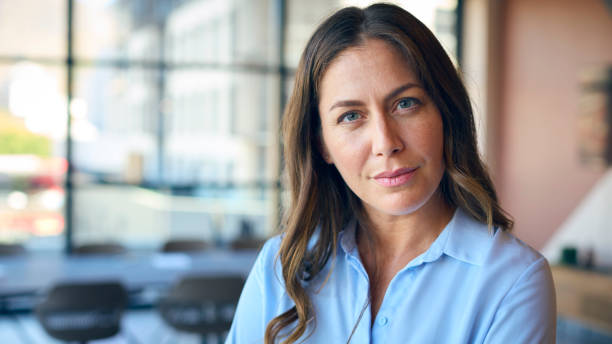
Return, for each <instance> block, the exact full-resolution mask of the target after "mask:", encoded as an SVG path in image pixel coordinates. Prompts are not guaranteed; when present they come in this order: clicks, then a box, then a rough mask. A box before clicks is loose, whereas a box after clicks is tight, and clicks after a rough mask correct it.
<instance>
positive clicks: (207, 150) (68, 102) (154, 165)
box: [0, 0, 612, 343]
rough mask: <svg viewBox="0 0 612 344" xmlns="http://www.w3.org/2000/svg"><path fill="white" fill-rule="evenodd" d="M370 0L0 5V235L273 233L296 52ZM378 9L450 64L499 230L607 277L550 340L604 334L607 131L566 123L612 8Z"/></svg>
mask: <svg viewBox="0 0 612 344" xmlns="http://www.w3.org/2000/svg"><path fill="white" fill-rule="evenodd" d="M372 2H373V1H357V0H334V1H331V0H309V1H300V0H231V1H230V0H45V1H38V0H19V1H18V0H0V242H2V243H4V244H19V245H21V246H23V247H24V248H25V249H26V251H27V252H34V253H36V254H43V253H44V254H68V253H70V252H72V251H73V250H74V248H76V247H79V246H81V245H84V244H89V243H116V244H119V245H121V246H122V247H125V248H126V249H127V250H129V251H137V252H145V253H146V252H154V251H157V250H159V249H160V248H161V247H162V246H163V244H164V243H165V242H167V241H169V240H172V239H187V240H191V239H194V240H195V239H198V240H203V241H206V242H208V243H209V244H210V246H211V247H215V248H217V249H223V248H227V247H229V246H230V245H231V243H232V242H233V241H235V240H237V239H241V238H242V239H244V238H247V239H252V240H255V241H257V240H264V239H265V238H268V237H270V236H271V235H273V234H274V233H276V232H277V228H278V224H279V221H280V217H281V212H282V207H283V187H282V183H281V165H282V157H281V154H280V152H281V147H280V137H279V123H280V119H281V116H282V110H283V107H284V104H285V102H286V98H287V95H288V94H289V92H290V90H291V87H292V82H293V71H294V69H295V67H296V66H297V63H298V60H299V57H300V54H301V51H302V49H303V47H304V46H305V44H306V40H307V39H308V37H309V36H310V34H311V33H312V31H313V30H314V28H315V27H316V26H317V25H318V24H319V23H320V22H321V21H322V20H323V19H324V18H325V17H326V16H327V15H329V14H330V13H331V12H333V11H334V10H335V9H338V8H340V7H344V6H347V5H357V6H366V5H368V4H369V3H372ZM392 2H394V3H398V4H400V5H401V6H403V7H404V8H406V9H407V10H409V11H411V12H412V13H413V14H415V15H416V16H417V17H419V18H420V19H421V20H422V21H423V22H424V23H425V24H426V25H428V26H429V27H430V28H431V29H432V31H433V32H434V33H435V34H436V35H437V37H438V38H439V39H440V40H441V42H442V44H443V45H444V47H445V48H446V49H447V51H448V53H449V54H450V55H451V57H452V58H453V60H454V62H455V63H456V64H457V66H458V67H459V68H461V70H462V72H463V74H464V79H465V82H466V85H467V86H468V88H469V90H470V93H471V96H472V98H473V102H474V106H475V111H476V117H477V123H478V130H479V140H480V142H479V143H480V145H481V150H482V154H483V156H484V157H485V160H486V161H487V163H488V164H489V166H490V168H491V173H492V176H493V178H494V181H495V184H496V185H497V187H498V192H499V196H500V199H501V202H502V205H503V206H504V207H505V208H506V209H507V210H508V211H509V212H510V213H511V214H512V215H513V216H514V218H515V219H516V227H515V231H514V233H515V234H516V235H517V236H518V237H519V238H521V239H522V240H524V241H525V242H527V243H528V244H530V245H531V246H533V247H535V248H536V249H539V250H541V251H543V252H544V253H545V254H546V255H547V257H548V258H549V259H550V260H551V262H552V263H558V262H560V261H561V259H562V252H566V254H567V252H569V255H570V256H571V255H572V252H573V253H575V257H576V259H575V260H572V259H570V261H569V264H571V265H575V266H578V265H581V264H582V265H585V266H588V268H589V270H588V272H589V274H588V275H587V276H586V277H584V276H582V275H581V276H579V277H577V278H576V277H572V276H570V277H568V279H569V282H567V283H570V284H571V283H574V282H572V281H578V282H577V283H579V284H580V285H584V284H585V283H584V281H590V278H603V279H602V281H603V282H599V284H598V285H600V286H602V285H603V287H600V289H601V290H603V293H604V294H605V293H608V297H607V298H606V297H605V296H603V297H601V298H600V299H597V300H598V301H597V302H599V304H600V305H601V304H602V302H603V304H604V305H608V306H609V307H608V306H605V307H600V308H601V309H600V308H597V309H596V310H595V311H592V310H588V311H587V312H586V313H587V314H586V315H585V312H583V311H580V309H583V308H584V307H582V308H581V306H576V307H577V308H579V310H578V311H574V309H571V310H570V311H569V313H571V314H569V317H567V318H563V319H562V320H560V321H561V322H560V328H562V330H563V331H566V332H564V333H565V334H562V335H561V336H560V340H559V342H560V343H572V342H580V341H575V340H578V339H572V338H573V337H572V336H574V335H575V336H582V337H580V338H582V339H580V340H582V342H589V341H591V342H594V343H595V342H597V341H598V340H604V339H602V338H608V339H609V338H610V337H609V336H610V333H612V313H610V312H611V311H610V309H612V301H611V300H610V297H612V287H610V286H611V285H612V284H611V282H610V278H611V274H612V272H611V271H612V270H611V269H610V267H612V219H611V218H610V216H612V215H610V214H612V176H611V174H610V172H609V171H610V169H609V167H607V166H608V163H606V161H605V157H604V158H603V159H600V158H597V157H598V156H602V155H601V154H599V155H598V154H597V152H595V153H593V149H591V150H590V151H589V147H591V146H589V143H588V142H587V143H585V139H584V137H587V138H592V137H593V135H595V136H596V135H600V134H601V135H602V137H604V138H607V137H612V135H610V134H607V133H609V132H610V129H607V130H608V131H607V132H606V131H605V130H603V134H602V130H599V131H598V129H592V128H593V127H595V128H605V126H604V125H603V124H604V123H605V122H606V119H605V115H604V119H603V120H600V121H599V122H598V121H597V120H593V121H594V123H596V124H595V125H590V126H589V125H586V129H584V130H583V131H582V132H581V131H580V130H579V128H584V127H585V126H584V125H583V126H581V125H580V123H584V122H585V121H584V120H583V119H584V118H587V117H588V116H591V115H589V114H591V113H599V112H598V111H599V110H597V109H599V108H601V109H602V110H601V111H600V112H601V113H605V111H610V110H609V106H610V105H609V104H608V105H606V104H607V103H606V99H607V98H606V94H607V93H606V92H609V91H606V90H609V88H606V87H610V86H609V76H607V75H609V74H608V73H609V72H607V70H609V68H610V66H612V44H610V37H612V5H611V4H610V1H604V0H586V1H579V2H578V1H571V0H563V1H552V0H545V1H528V0H512V1H510V0H508V1H486V0H436V1H418V0H405V1H392ZM606 80H607V81H606ZM607 83H608V84H607ZM593 85H595V86H593ZM601 85H603V86H601ZM605 85H608V86H605ZM602 90H603V91H602ZM602 94H603V96H602ZM598 106H599V107H598ZM606 106H608V107H606ZM606 109H608V110H606ZM585 114H586V115H585ZM585 116H586V117H585ZM592 117H597V116H591V117H588V118H592ZM586 122H588V123H591V122H589V120H587V121H586ZM588 123H587V124H588ZM597 123H601V124H602V125H599V124H597ZM589 128H590V129H589ZM593 130H594V131H593ZM594 132H596V134H593V133H594ZM585 133H586V134H585ZM581 135H582V136H581ZM606 135H607V136H606ZM587 141H588V140H587ZM604 146H605V143H604ZM585 147H587V148H586V150H587V152H586V153H585ZM594 150H595V151H596V150H597V149H596V148H594ZM589 152H591V153H593V154H590V155H589V154H588V153H589ZM604 155H605V154H604ZM2 259H3V258H1V257H0V268H1V267H2V266H1V265H2ZM585 271H587V270H585ZM564 272H565V271H564ZM2 274H3V270H2V269H0V284H2V283H3V280H6V279H9V278H11V276H7V275H6V274H5V275H2ZM570 275H571V274H570ZM564 276H565V275H564ZM593 276H595V277H593ZM598 281H599V279H598ZM606 283H607V284H606ZM586 284H589V283H588V282H587V283H586ZM560 292H561V294H563V290H561V291H560ZM586 292H587V293H590V291H586ZM563 295H565V294H563ZM597 295H599V294H597ZM605 302H609V303H607V304H606V303H605ZM562 307H565V306H561V307H560V308H562ZM572 312H573V313H572ZM589 312H590V313H589ZM593 312H595V313H593ZM139 314H140V313H139ZM145 314H148V313H146V312H145ZM139 316H140V315H139ZM149 316H150V315H145V316H144V318H143V317H142V316H140V317H137V319H149V320H151V319H153V318H150V317H149ZM0 317H1V315H0ZM132 319H135V318H134V315H132ZM566 319H569V320H566ZM149 320H147V321H149ZM139 321H141V320H138V321H135V322H134V321H133V323H139ZM147 321H144V322H140V323H142V324H146V323H147ZM151 321H152V320H151ZM1 326H2V325H1V324H0V329H5V328H4V327H1ZM28 326H30V325H28ZM30 327H31V328H35V325H34V324H33V322H32V323H31V326H30ZM32 331H34V330H32ZM41 333H42V332H41ZM41 336H42V334H41ZM564 336H565V337H564ZM153 337H155V336H153ZM0 338H2V330H0ZM37 338H43V337H37ZM564 338H565V339H564ZM576 338H578V337H576ZM585 338H587V339H585Z"/></svg>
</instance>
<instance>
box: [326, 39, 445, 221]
mask: <svg viewBox="0 0 612 344" xmlns="http://www.w3.org/2000/svg"><path fill="white" fill-rule="evenodd" d="M319 114H320V119H321V129H322V138H323V142H321V146H322V147H321V148H322V149H321V151H322V154H323V157H324V159H325V160H326V161H327V162H328V163H330V164H334V165H335V166H336V168H337V169H338V171H339V172H340V175H342V178H343V179H344V181H345V182H346V183H347V185H348V186H349V187H350V188H351V190H352V191H353V192H354V193H355V194H356V195H357V196H358V197H359V198H360V199H361V200H362V201H363V204H364V206H365V208H366V211H367V212H368V214H369V215H370V216H372V215H375V214H378V215H406V214H411V213H414V212H416V211H418V210H419V209H422V207H423V206H424V205H427V204H430V205H432V206H434V207H435V206H436V204H433V203H435V202H440V198H438V197H432V195H433V194H434V193H435V192H436V190H437V189H438V186H439V184H440V180H441V178H442V175H443V173H444V168H445V166H444V162H443V159H442V156H443V153H442V151H443V128H442V118H441V117H440V112H439V111H438V108H437V107H436V105H435V104H434V103H433V101H432V100H431V99H430V98H429V96H428V95H427V93H426V92H425V90H424V89H423V86H422V85H421V84H420V82H419V80H418V79H417V77H416V76H415V75H414V73H413V71H412V69H411V68H410V67H409V65H408V64H407V62H406V60H405V59H404V58H403V56H402V55H401V54H400V53H399V52H398V51H397V50H395V49H394V48H393V47H392V46H391V45H389V44H388V43H386V42H384V41H381V40H377V39H369V40H367V41H366V42H365V44H363V45H361V46H358V47H353V48H349V49H347V50H345V51H344V52H342V53H341V54H340V55H339V56H338V57H336V58H335V59H334V60H333V61H332V63H331V64H330V66H329V67H328V68H327V71H326V72H325V74H324V75H323V79H322V80H321V86H320V102H319ZM434 199H435V200H434Z"/></svg>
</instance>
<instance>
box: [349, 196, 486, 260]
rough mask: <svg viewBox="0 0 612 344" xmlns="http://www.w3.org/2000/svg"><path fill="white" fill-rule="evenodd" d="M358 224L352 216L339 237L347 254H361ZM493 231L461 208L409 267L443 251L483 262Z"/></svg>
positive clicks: (452, 255) (439, 254)
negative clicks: (359, 251) (357, 235)
mask: <svg viewBox="0 0 612 344" xmlns="http://www.w3.org/2000/svg"><path fill="white" fill-rule="evenodd" d="M356 224H357V222H356V221H355V220H351V221H350V222H349V223H348V224H347V225H346V226H345V227H344V230H343V231H342V232H340V234H339V240H338V241H339V244H340V247H341V249H342V250H343V251H344V253H345V254H348V255H352V256H355V257H358V256H359V253H358V250H357V244H356V241H355V231H356V227H357V226H356ZM490 235H491V234H490V233H489V231H488V230H487V225H485V224H482V223H480V222H478V221H476V220H474V219H473V218H472V217H470V216H469V215H468V214H466V213H465V211H463V210H462V209H461V208H457V210H455V214H454V215H453V217H452V219H451V220H450V222H449V223H448V224H447V225H446V227H445V228H444V229H443V230H442V232H441V233H440V234H439V235H438V237H437V238H436V240H434V242H433V243H432V244H431V246H430V247H429V249H427V251H425V252H424V253H422V254H421V255H419V256H418V257H416V258H415V259H413V260H412V262H410V264H408V266H407V267H412V266H417V265H420V264H422V263H429V262H433V261H435V260H437V259H438V258H440V257H441V256H442V254H446V255H447V256H449V257H452V258H455V259H457V260H461V261H464V262H466V263H469V264H473V265H482V264H483V263H484V259H485V254H486V251H487V250H486V248H487V242H488V241H489V237H490Z"/></svg>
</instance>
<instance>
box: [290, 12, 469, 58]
mask: <svg viewBox="0 0 612 344" xmlns="http://www.w3.org/2000/svg"><path fill="white" fill-rule="evenodd" d="M287 2H288V5H287V6H288V11H287V17H288V18H287V21H288V25H287V39H286V43H285V54H286V61H287V65H288V66H290V67H296V66H297V64H298V62H299V59H300V55H301V53H302V51H303V50H304V47H305V46H306V43H307V42H308V39H309V38H310V36H311V35H312V33H313V32H314V30H315V29H316V27H317V25H319V24H320V23H321V22H322V21H323V20H325V18H327V17H328V16H329V15H331V14H332V13H333V12H334V11H335V10H338V9H340V8H342V7H346V6H357V7H366V6H368V5H370V4H373V3H376V2H379V1H375V0H335V1H328V0H309V1H299V0H288V1H287ZM386 2H389V3H395V4H397V5H399V6H401V7H403V8H405V9H406V10H408V11H409V12H410V13H412V14H413V15H414V16H415V17H417V18H419V20H421V21H422V22H423V23H424V24H425V25H427V27H429V29H430V30H432V31H433V33H434V34H435V35H436V37H437V38H438V39H439V40H440V42H441V43H442V45H443V46H444V48H445V49H446V51H447V52H448V53H449V55H450V56H451V58H453V59H455V58H456V51H457V50H456V45H457V38H456V32H455V17H456V16H455V10H456V8H457V0H431V1H422V0H402V1H386Z"/></svg>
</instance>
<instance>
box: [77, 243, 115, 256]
mask: <svg viewBox="0 0 612 344" xmlns="http://www.w3.org/2000/svg"><path fill="white" fill-rule="evenodd" d="M125 252H127V250H126V249H125V247H124V246H123V245H121V244H118V243H114V242H106V243H89V244H82V245H78V246H76V247H75V248H74V249H73V250H72V253H74V254H78V255H94V254H123V253H125Z"/></svg>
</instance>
